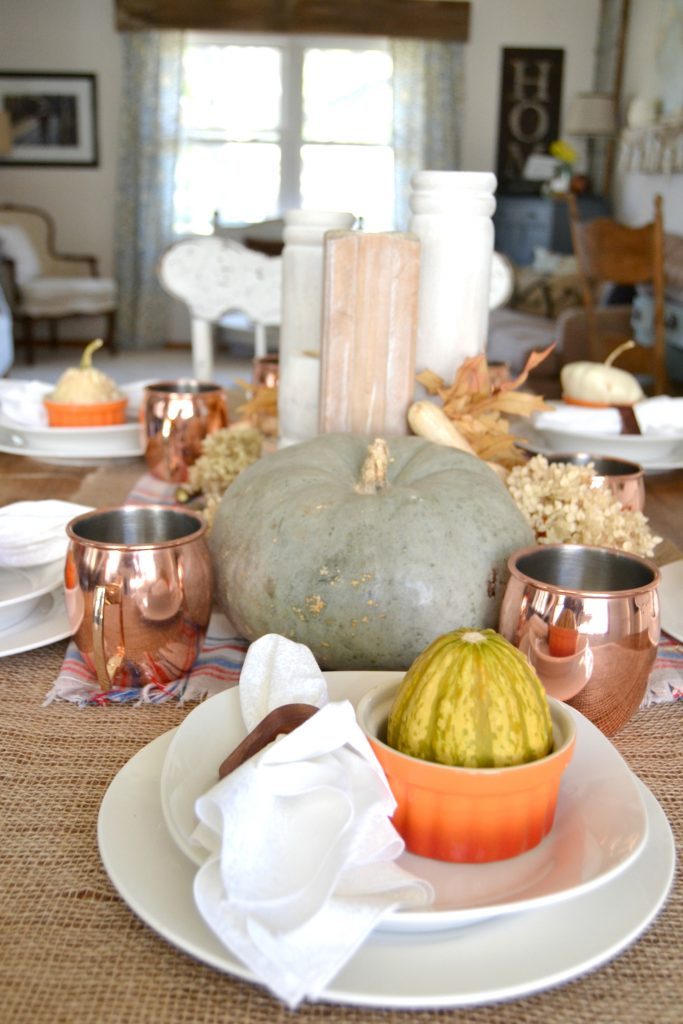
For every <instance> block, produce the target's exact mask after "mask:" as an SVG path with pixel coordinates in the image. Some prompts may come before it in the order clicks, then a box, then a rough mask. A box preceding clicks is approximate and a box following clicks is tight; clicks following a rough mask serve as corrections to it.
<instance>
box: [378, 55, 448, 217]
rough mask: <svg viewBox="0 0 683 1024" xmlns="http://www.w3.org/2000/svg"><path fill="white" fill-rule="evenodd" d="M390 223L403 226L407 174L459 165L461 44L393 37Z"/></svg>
mask: <svg viewBox="0 0 683 1024" xmlns="http://www.w3.org/2000/svg"><path fill="white" fill-rule="evenodd" d="M391 53H392V58H393V61H394V161H395V163H394V166H395V175H394V185H395V203H394V208H395V223H396V227H397V229H398V230H399V231H404V230H405V229H406V227H407V224H408V218H409V215H410V211H409V206H408V200H409V198H410V179H411V177H412V175H413V174H414V173H415V172H416V171H457V170H459V169H460V167H461V134H462V115H463V106H464V46H463V44H462V43H438V42H428V41H422V40H418V39H395V40H393V41H392V44H391Z"/></svg>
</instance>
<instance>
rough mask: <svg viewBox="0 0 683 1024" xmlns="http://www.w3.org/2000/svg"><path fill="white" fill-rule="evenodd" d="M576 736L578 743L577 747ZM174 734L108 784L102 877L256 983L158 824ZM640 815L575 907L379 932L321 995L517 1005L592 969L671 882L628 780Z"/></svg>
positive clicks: (150, 918)
mask: <svg viewBox="0 0 683 1024" xmlns="http://www.w3.org/2000/svg"><path fill="white" fill-rule="evenodd" d="M580 740H581V737H579V741H580ZM171 741H172V732H171V733H165V734H164V735H163V736H159V737H158V738H157V739H156V740H154V741H153V742H152V743H150V744H148V745H147V746H146V747H144V748H143V749H142V750H141V751H139V752H138V753H137V754H136V755H135V756H134V757H133V758H132V759H131V760H130V761H129V762H128V763H127V764H126V765H125V766H124V767H123V768H122V769H121V771H120V772H119V773H118V775H117V776H116V777H115V779H114V780H113V782H112V783H111V785H110V786H109V788H108V790H107V792H106V794H105V796H104V799H103V801H102V804H101V806H100V813H99V818H98V842H99V849H100V855H101V857H102V861H103V864H104V867H105V869H106V871H107V873H108V875H109V877H110V879H111V881H112V883H113V885H114V886H115V888H116V889H117V891H118V892H119V894H120V895H121V897H122V898H123V900H124V901H125V902H126V903H127V904H128V906H129V907H130V908H131V910H132V911H133V912H134V913H135V914H137V915H138V917H140V918H141V919H142V920H143V921H144V922H145V924H147V925H148V926H149V927H150V928H152V929H153V930H154V931H156V932H157V933H158V934H159V935H160V936H162V937H163V938H164V939H166V940H167V941H168V942H169V943H171V944H172V945H174V946H176V947H177V948H179V949H181V950H183V951H184V952H186V953H188V954H189V955H190V956H193V957H195V958H196V959H198V960H199V961H201V962H202V963H205V964H208V965H210V966H211V967H214V968H216V969H218V970H220V971H223V972H225V973H227V974H230V975H232V976H234V977H237V978H243V979H245V980H248V981H256V979H255V978H254V976H253V975H252V973H251V972H250V971H249V970H248V968H246V967H245V966H244V965H243V964H242V963H241V962H240V961H238V960H237V959H236V958H235V957H233V956H232V955H231V953H230V952H229V951H228V950H227V949H226V948H225V947H224V946H223V945H221V943H220V942H219V941H218V939H217V938H216V937H215V935H214V934H213V933H212V932H211V931H210V930H209V928H208V926H207V925H206V924H205V923H204V921H203V919H202V918H201V917H200V915H199V912H198V911H197V909H196V907H195V904H194V901H193V896H192V885H193V880H194V874H195V871H196V867H195V865H194V864H193V863H192V862H191V861H190V860H188V858H187V857H186V856H185V855H184V854H183V853H182V852H181V851H180V850H179V849H178V847H177V846H176V845H175V843H174V842H173V839H172V838H171V836H170V834H169V832H168V830H167V829H166V827H165V824H164V817H163V813H162V810H161V800H160V785H159V783H160V776H161V770H162V765H163V763H164V759H165V757H166V752H167V750H168V747H169V745H170V743H171ZM635 785H636V786H637V787H638V789H639V792H640V793H641V795H642V797H643V801H644V806H645V809H646V815H647V822H648V825H647V829H646V831H647V839H646V841H645V844H644V846H643V850H642V852H641V854H640V856H638V857H636V858H635V859H634V860H632V861H631V863H630V864H629V865H628V866H627V867H626V868H625V869H624V870H623V871H622V872H620V873H619V874H617V875H616V876H615V877H614V878H612V879H611V880H610V881H608V882H606V883H605V884H604V885H601V886H599V887H597V888H593V889H590V890H589V891H587V892H583V893H581V894H580V895H577V896H576V897H575V898H574V899H570V900H566V901H564V902H562V903H558V904H553V905H551V906H545V907H540V908H539V909H536V910H531V911H529V912H527V913H521V914H506V915H503V916H501V917H497V918H494V919H493V920H488V921H482V922H480V923H479V924H475V925H472V926H471V927H469V928H455V929H450V930H445V931H439V930H437V931H431V932H421V933H419V934H415V933H412V934H411V933H406V934H392V933H389V932H385V931H375V932H373V933H372V935H370V937H369V938H368V939H367V941H366V942H365V943H364V944H363V945H362V946H361V947H360V949H359V950H358V951H357V952H356V953H355V954H354V956H353V957H352V958H351V959H350V960H349V961H348V962H347V964H346V965H345V966H344V967H343V968H342V970H341V971H340V972H339V974H338V975H337V977H336V978H335V979H334V980H333V981H332V982H331V983H330V985H329V986H328V987H327V989H326V990H325V992H324V993H323V995H322V997H321V998H322V999H323V1000H324V1001H326V1002H333V1003H344V1004H352V1005H359V1006H376V1007H399V1008H401V1007H402V1008H416V1007H419V1008H438V1007H457V1006H474V1005H481V1004H484V1003H492V1002H498V1001H500V1000H503V999H512V998H519V997H522V996H525V995H530V994H531V993H533V992H538V991H541V990H543V989H547V988H551V987H553V986H555V985H559V984H560V983H562V982H565V981H568V980H569V979H570V978H575V977H576V976H577V975H580V974H584V973H585V972H587V971H590V970H593V969H595V968H596V967H598V966H599V965H600V964H602V963H604V962H605V961H607V960H609V959H611V958H612V957H614V956H616V955H617V954H618V953H619V952H620V951H621V950H622V949H624V948H625V947H626V946H628V945H630V944H631V943H632V942H634V941H635V939H636V938H637V937H638V936H639V935H640V934H641V932H642V931H643V930H644V929H645V928H646V927H647V926H648V925H649V924H650V922H651V921H652V920H653V918H654V917H655V915H656V914H657V912H658V911H659V909H660V908H661V906H662V904H663V903H664V901H665V899H666V897H667V894H668V892H669V889H670V886H671V882H672V879H673V872H674V863H675V845H674V840H673V835H672V833H671V828H670V826H669V823H668V821H667V819H666V816H665V815H664V812H663V811H662V809H661V807H660V806H659V804H658V803H657V801H656V800H655V798H654V797H653V796H652V794H651V793H650V792H649V790H647V789H646V788H645V786H643V785H642V783H640V782H638V781H637V780H635Z"/></svg>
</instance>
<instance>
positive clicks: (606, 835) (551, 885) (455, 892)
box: [160, 672, 647, 932]
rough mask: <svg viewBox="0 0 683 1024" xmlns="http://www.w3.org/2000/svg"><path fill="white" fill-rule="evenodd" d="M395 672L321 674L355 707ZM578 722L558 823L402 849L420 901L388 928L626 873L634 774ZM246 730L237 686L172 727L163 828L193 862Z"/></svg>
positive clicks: (640, 821)
mask: <svg viewBox="0 0 683 1024" xmlns="http://www.w3.org/2000/svg"><path fill="white" fill-rule="evenodd" d="M402 675H403V673H401V672H326V673H325V679H326V681H327V685H328V693H329V698H330V700H344V699H348V700H350V701H351V703H352V704H353V705H354V706H355V705H356V704H357V703H358V701H359V700H360V698H361V696H362V695H363V694H364V693H366V692H367V691H368V690H369V689H370V688H371V687H372V686H374V685H376V684H377V683H381V682H384V681H388V680H392V681H393V680H396V681H398V680H400V679H401V678H402ZM569 710H570V712H571V714H572V715H573V717H574V718H575V720H576V728H577V739H576V752H575V754H574V758H573V760H572V762H571V764H570V766H569V768H568V769H567V771H566V772H565V774H564V776H563V779H562V785H561V788H560V798H559V801H558V805H557V811H556V815H555V823H554V825H553V828H552V830H551V831H550V833H549V835H548V836H546V838H545V839H544V840H543V841H542V842H541V843H540V844H539V845H538V846H537V847H535V849H533V850H529V851H528V852H527V853H524V854H522V855H521V856H519V857H513V858H511V859H509V860H505V861H497V862H495V863H490V864H450V863H445V862H443V861H437V860H431V859H429V858H426V857H419V856H417V855H414V854H408V853H404V854H402V856H401V857H400V859H399V864H400V865H401V866H402V867H404V868H405V869H406V870H407V871H410V872H411V873H412V874H414V875H417V876H418V877H420V878H423V879H425V880H426V881H428V882H429V883H430V884H431V885H432V886H433V888H434V891H435V900H434V902H433V904H432V905H430V907H429V908H427V909H420V910H405V911H396V912H394V913H391V914H388V915H387V916H386V917H385V918H384V919H383V920H382V924H381V926H380V927H381V928H382V929H384V930H387V931H412V932H416V931H433V930H437V929H446V928H454V927H459V926H461V925H471V924H473V923H475V922H478V921H482V920H484V919H486V918H490V917H497V916H500V915H502V914H510V913H516V912H519V911H521V910H529V909H531V908H537V907H541V906H546V905H549V904H551V903H558V902H560V901H561V900H566V899H569V898H573V897H576V896H577V895H579V894H580V893H583V892H586V891H588V890H589V889H592V888H595V887H597V886H599V885H604V884H605V883H606V882H607V881H608V880H609V879H610V878H612V877H613V876H615V875H616V874H618V873H619V872H620V871H623V870H624V869H625V868H626V867H627V866H628V864H629V863H630V862H631V861H632V860H633V859H634V858H635V857H637V855H638V854H639V852H640V851H641V850H642V848H643V845H644V843H645V840H646V837H647V814H646V811H645V806H644V803H643V798H642V795H641V791H640V789H639V787H638V785H637V782H636V779H635V777H634V775H633V773H632V772H631V771H630V770H629V768H628V767H627V765H626V763H625V762H624V760H623V758H622V757H621V755H620V754H619V753H618V751H617V750H616V748H615V747H614V746H613V745H612V744H611V743H610V742H609V740H608V739H606V737H605V736H604V735H603V734H602V733H601V732H600V731H599V730H598V729H597V728H596V727H595V726H594V725H593V724H592V723H591V722H589V721H588V719H586V718H584V717H583V715H581V714H579V713H578V712H576V711H574V710H573V709H569ZM244 736H245V728H244V724H243V722H242V714H241V711H240V704H239V690H238V689H237V688H233V689H231V690H225V691H223V692H222V693H219V694H217V695H216V696H215V697H211V698H210V699H209V700H206V701H204V702H203V703H202V704H200V705H199V706H198V707H197V708H195V710H194V711H192V712H191V713H190V714H189V715H188V716H187V718H186V719H185V720H184V721H183V723H182V725H180V727H179V728H178V730H177V732H176V734H175V737H174V739H173V740H172V742H171V745H170V747H169V751H168V754H167V757H166V760H165V762H164V766H163V770H162V773H161V787H160V800H161V807H162V812H163V814H164V820H165V822H166V826H167V828H168V830H169V832H170V834H171V837H172V838H173V839H174V840H175V842H176V844H177V846H178V847H179V848H180V850H181V851H182V852H183V853H185V854H186V855H187V856H188V857H189V858H190V859H191V860H193V861H194V862H195V864H201V863H203V861H204V859H205V857H206V856H207V853H206V850H205V849H204V848H201V847H198V846H197V845H196V844H194V843H193V842H192V833H193V831H194V829H195V826H196V824H197V819H196V817H195V813H194V805H195V801H196V799H197V797H199V796H201V794H202V793H205V792H206V791H207V790H208V789H210V788H211V786H212V785H213V784H214V783H215V782H217V781H218V767H219V765H220V764H221V762H222V761H223V760H224V759H225V758H226V757H227V755H228V754H229V753H230V752H231V751H232V750H233V749H234V748H235V747H236V746H237V745H238V743H239V742H240V741H241V740H242V739H243V738H244Z"/></svg>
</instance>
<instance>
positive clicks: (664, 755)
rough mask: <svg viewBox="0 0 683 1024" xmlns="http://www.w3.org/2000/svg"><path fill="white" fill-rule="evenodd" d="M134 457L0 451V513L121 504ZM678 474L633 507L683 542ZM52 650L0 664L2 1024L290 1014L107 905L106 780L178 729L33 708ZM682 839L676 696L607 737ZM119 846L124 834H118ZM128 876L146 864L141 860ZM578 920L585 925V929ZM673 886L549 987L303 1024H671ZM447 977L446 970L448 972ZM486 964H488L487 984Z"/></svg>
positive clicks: (334, 1014)
mask: <svg viewBox="0 0 683 1024" xmlns="http://www.w3.org/2000/svg"><path fill="white" fill-rule="evenodd" d="M143 469H144V466H143V464H142V462H141V460H130V461H127V462H122V463H120V464H119V463H117V464H113V463H110V464H108V465H107V466H105V467H103V468H99V469H97V468H93V467H90V468H84V467H65V466H62V467H54V466H47V465H45V464H41V463H38V462H33V461H32V460H28V459H21V458H13V457H10V456H7V455H2V454H0V504H5V503H7V502H8V501H13V500H17V499H18V498H19V497H25V498H39V497H47V496H56V495H57V494H59V496H61V497H64V498H71V499H73V500H77V501H82V502H84V503H92V504H98V503H99V504H104V503H106V504H111V503H115V502H117V501H120V500H122V499H123V498H124V497H125V495H126V494H127V493H128V490H129V489H130V487H131V486H132V482H133V481H134V480H135V479H136V478H137V476H138V475H139V474H140V473H141V472H142V471H143ZM682 487H683V475H675V474H670V475H667V476H660V477H648V481H647V489H648V506H647V511H648V513H649V514H650V515H651V517H652V522H653V526H654V527H655V529H656V530H658V531H659V532H661V533H662V534H663V535H665V536H666V537H667V542H668V545H669V546H668V547H667V549H666V551H664V553H663V556H664V560H668V559H669V558H671V557H675V556H676V553H677V552H676V548H675V547H673V543H674V542H675V544H676V545H678V547H679V548H681V549H683V517H682V516H681V511H682V510H683V493H682ZM65 647H66V643H65V642H64V641H63V642H61V643H57V644H52V645H50V646H48V647H45V648H41V649H39V650H35V651H31V652H29V653H26V654H22V655H17V656H15V657H11V658H4V659H0V836H1V837H2V838H1V839H0V842H1V844H2V845H1V853H0V948H1V949H2V955H1V956H0V1020H2V1021H7V1022H8V1024H10V1022H11V1024H24V1022H25V1024H29V1022H30V1024H35V1022H39V1024H42V1022H45V1024H57V1022H61V1024H109V1022H111V1024H123V1022H125V1024H137V1022H139V1024H150V1022H152V1021H153V1022H154V1024H219V1022H220V1024H225V1022H228V1021H230V1022H233V1021H234V1022H235V1024H237V1022H245V1024H246V1022H249V1024H261V1022H263V1024H265V1022H268V1024H276V1022H282V1024H285V1022H287V1021H291V1020H292V1019H293V1017H292V1014H291V1013H290V1012H289V1011H287V1010H286V1009H285V1008H284V1007H283V1006H281V1005H280V1004H279V1003H278V1002H276V1001H275V1000H274V999H272V998H271V997H270V996H269V995H268V994H267V992H265V991H264V990H263V989H261V988H259V987H258V986H256V985H251V984H248V983H246V982H241V981H238V980H236V979H234V978H231V977H229V976H227V975H224V974H221V973H220V972H218V971H216V970H213V969H212V968H210V967H207V966H205V965H204V964H201V963H198V962H197V961H195V960H193V959H192V958H191V957H190V956H188V955H186V954H185V953H182V952H180V951H178V950H176V949H175V948H174V947H173V946H171V945H170V944H169V943H167V942H166V941H165V940H164V939H162V938H161V937H159V936H158V935H157V934H156V933H155V932H153V931H152V930H151V929H149V928H148V927H147V926H146V925H144V924H142V923H141V922H140V921H139V920H138V919H137V918H136V916H135V915H134V914H133V912H132V911H131V910H130V909H129V907H128V906H127V905H126V904H125V903H124V902H123V901H122V900H121V899H120V898H119V896H118V894H117V893H116V891H115V890H114V888H113V887H112V885H111V883H110V882H109V879H108V877H107V875H106V873H105V871H104V869H103V867H102V864H101V861H100V858H99V854H98V850H97V831H96V828H97V814H98V810H99V806H100V802H101V800H102V797H103V795H104V792H105V790H106V788H107V786H108V785H109V783H110V781H111V780H112V778H113V777H114V775H115V774H116V772H117V771H118V770H119V768H121V767H122V766H123V765H124V764H125V763H126V762H127V761H128V760H129V759H130V758H131V757H132V756H133V755H134V754H135V753H136V752H137V751H138V750H140V749H141V748H142V747H143V746H145V744H147V743H148V742H150V741H151V740H152V739H154V738H155V737H157V736H159V735H161V734H162V733H164V732H165V731H167V730H168V729H171V728H173V727H174V726H177V725H178V724H179V723H180V722H181V721H182V720H183V719H184V717H185V716H186V715H187V713H188V712H189V711H190V710H191V707H183V706H179V705H178V704H177V703H168V704H163V705H155V706H145V707H131V706H129V705H126V706H116V707H106V708H88V709H85V710H82V709H78V708H76V707H74V706H72V705H70V704H64V703H60V704H52V705H49V706H48V707H43V706H42V702H43V700H44V697H45V695H46V693H47V691H48V689H49V687H50V684H51V682H52V680H53V679H54V678H55V676H56V674H57V673H58V671H59V668H60V665H61V660H62V657H63V654H64V650H65ZM614 742H615V745H616V746H617V747H618V748H619V750H620V751H621V752H622V754H623V755H624V757H625V758H626V760H627V761H628V763H629V764H630V766H631V767H632V768H633V770H634V771H635V772H636V773H637V774H638V775H639V776H640V778H641V779H642V780H643V781H644V783H645V784H646V785H647V786H648V787H649V788H650V789H651V790H652V792H653V793H654V794H655V796H656V797H657V798H658V800H659V801H660V803H661V805H662V806H663V808H664V810H665V811H666V813H667V815H668V817H669V820H670V822H671V824H672V827H673V829H674V833H675V835H676V839H677V845H678V848H679V851H680V846H681V841H682V839H683V784H682V783H681V780H682V779H683V702H680V703H678V704H672V705H666V706H662V707H654V708H649V709H647V710H643V711H640V712H639V713H638V714H637V715H636V716H635V718H634V719H633V720H632V721H631V722H630V723H629V724H628V725H627V726H626V727H625V728H624V729H623V730H622V732H621V733H620V734H619V735H618V736H617V737H616V738H615V740H614ZM131 841H133V839H132V840H131ZM140 869H141V871H142V870H145V871H153V870H154V865H149V864H141V866H140ZM590 927H591V923H590V921H586V928H587V929H589V928H590ZM681 948H683V884H682V883H681V881H680V879H679V880H678V881H677V882H676V883H675V886H674V889H673V891H672V893H671V895H670V897H669V900H668V902H667V905H666V906H665V908H664V910H663V911H662V912H661V914H660V915H659V917H658V918H657V920H656V921H655V922H654V924H653V925H652V926H651V927H650V928H649V929H648V930H647V931H646V932H645V933H644V934H643V935H642V936H641V937H640V938H639V940H638V941H637V942H636V943H635V944H634V945H632V946H631V947H630V948H628V949H627V950H625V951H623V952H622V953H621V954H620V955H619V956H618V957H617V958H616V959H614V960H613V961H611V962H609V963H607V964H604V965H603V966H601V967H600V968H599V969H597V970H595V971H593V972H592V973H590V974H588V975H586V976H585V977H581V978H576V979H574V980H572V981H569V982H567V983H565V984H563V985H561V986H559V987H556V988H553V989H550V990H548V991H546V992H541V993H539V994H536V995H531V996H528V997H526V998H522V999H517V1000H514V1001H511V1002H506V1003H499V1004H495V1005H490V1006H483V1007H479V1008H472V1009H460V1010H439V1011H434V1010H410V1009H408V1010H401V1011H399V1010H379V1009H368V1008H363V1007H358V1008H354V1007H345V1006H337V1005H332V1004H325V1003H319V1004H310V1005H309V1004H306V1005H304V1006H303V1007H302V1008H301V1009H300V1010H299V1011H298V1013H297V1019H300V1020H302V1021H310V1022H323V1021H324V1022H326V1024H327V1022H329V1024H337V1022H354V1024H373V1022H392V1024H393V1022H396V1024H399V1022H404V1021H415V1022H424V1024H436V1022H437V1021H438V1022H439V1024H441V1022H447V1021H448V1022H453V1024H462V1022H467V1024H470V1022H471V1024H589V1022H590V1024H593V1022H595V1021H599V1022H600V1024H631V1022H638V1024H648V1022H652V1024H674V1022H678V1021H680V1020H681V1019H682V1018H681V1007H682V1006H683V972H681V952H680V951H681ZM452 970H453V973H454V977H457V971H458V964H457V962H454V963H453V965H452ZM495 973H496V964H495V963H494V962H492V963H491V977H492V979H493V978H495Z"/></svg>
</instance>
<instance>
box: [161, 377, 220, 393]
mask: <svg viewBox="0 0 683 1024" xmlns="http://www.w3.org/2000/svg"><path fill="white" fill-rule="evenodd" d="M143 391H144V393H145V394H148V395H149V394H155V393H158V394H160V395H211V394H218V393H220V392H223V391H225V388H223V387H222V386H221V385H220V384H214V383H212V382H211V381H208V380H194V379H192V378H189V377H188V378H187V379H185V378H181V379H179V380H159V381H154V383H152V384H145V386H144V388H143Z"/></svg>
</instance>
